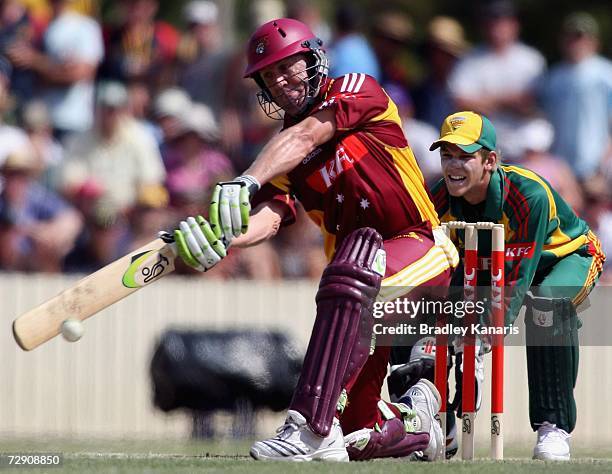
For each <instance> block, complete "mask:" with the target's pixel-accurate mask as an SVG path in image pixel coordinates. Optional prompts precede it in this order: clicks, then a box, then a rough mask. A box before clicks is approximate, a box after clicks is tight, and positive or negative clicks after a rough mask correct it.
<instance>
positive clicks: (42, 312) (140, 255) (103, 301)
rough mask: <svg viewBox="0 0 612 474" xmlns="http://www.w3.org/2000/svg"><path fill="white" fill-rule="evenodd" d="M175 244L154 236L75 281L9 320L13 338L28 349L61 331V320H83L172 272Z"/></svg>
mask: <svg viewBox="0 0 612 474" xmlns="http://www.w3.org/2000/svg"><path fill="white" fill-rule="evenodd" d="M175 258H176V250H175V245H174V244H173V243H172V242H165V241H164V240H162V239H156V240H154V241H152V242H149V243H148V244H146V245H144V246H142V247H140V248H139V249H137V250H134V251H133V252H131V253H129V254H128V255H126V256H124V257H121V258H120V259H118V260H116V261H114V262H113V263H110V264H108V265H107V266H105V267H104V268H101V269H100V270H98V271H97V272H95V273H92V274H91V275H88V276H86V277H85V278H83V279H81V280H79V281H78V282H77V283H76V284H75V285H74V286H72V287H70V288H67V289H66V290H64V291H62V292H61V293H60V294H58V295H57V296H54V297H53V298H51V299H50V300H48V301H46V302H45V303H43V304H41V305H39V306H37V307H36V308H33V309H31V310H30V311H27V312H26V313H23V314H22V315H21V316H19V317H18V318H17V319H15V320H14V321H13V335H14V336H15V341H17V344H19V347H21V348H22V349H23V350H26V351H30V350H32V349H34V348H36V347H38V346H40V345H41V344H43V343H44V342H47V341H48V340H49V339H51V338H53V337H55V336H57V335H58V334H59V333H60V331H61V326H62V323H63V322H64V320H66V319H68V318H71V319H78V320H81V321H83V320H85V319H87V318H89V317H91V316H93V315H94V314H96V313H97V312H98V311H100V310H102V309H104V308H106V307H108V306H110V305H112V304H114V303H116V302H117V301H119V300H120V299H122V298H125V297H126V296H128V295H130V294H132V293H134V292H135V291H136V290H138V289H140V288H142V287H143V286H147V285H149V284H151V283H153V282H154V281H156V280H159V279H160V278H162V277H164V276H166V275H168V274H169V273H172V272H173V271H174V260H175Z"/></svg>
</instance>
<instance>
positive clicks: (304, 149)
mask: <svg viewBox="0 0 612 474" xmlns="http://www.w3.org/2000/svg"><path fill="white" fill-rule="evenodd" d="M334 133H336V119H335V116H334V112H333V111H332V110H330V109H326V110H322V111H319V112H317V113H315V114H313V115H311V116H309V117H306V118H305V119H304V120H302V121H301V122H299V123H297V124H295V125H293V126H292V127H289V128H287V129H285V130H283V131H282V132H280V133H279V134H278V135H275V136H274V137H273V138H272V139H271V140H270V141H269V142H268V143H267V144H266V146H264V148H263V150H261V152H260V153H259V155H257V158H255V161H254V162H253V164H251V166H250V167H249V168H248V169H247V170H246V171H245V172H244V173H243V174H244V175H250V176H253V177H254V178H256V179H257V181H259V183H260V184H261V185H263V184H265V183H267V182H269V181H270V180H271V179H273V178H276V177H277V176H280V175H283V174H287V173H289V172H290V171H291V170H292V169H293V168H295V167H296V166H297V165H298V164H299V163H300V162H301V161H302V160H303V159H304V158H305V157H306V156H307V155H308V154H309V153H310V152H311V151H313V150H314V149H315V148H316V147H317V146H319V145H322V144H323V143H325V142H327V141H329V140H330V139H331V138H332V137H333V136H334Z"/></svg>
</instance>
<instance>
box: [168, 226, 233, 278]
mask: <svg viewBox="0 0 612 474" xmlns="http://www.w3.org/2000/svg"><path fill="white" fill-rule="evenodd" d="M174 241H175V242H176V248H177V251H178V254H179V255H180V257H181V258H182V259H183V261H184V262H185V263H186V264H187V265H189V266H190V267H193V268H195V269H196V270H198V271H200V272H205V271H206V270H210V269H211V268H212V267H214V266H215V265H216V264H217V263H218V262H220V261H221V259H222V258H224V257H225V256H226V255H227V248H226V246H225V245H224V244H223V242H222V241H221V240H220V239H219V238H218V237H217V236H216V235H215V233H214V232H213V231H212V229H211V227H210V224H209V223H208V222H207V221H206V219H204V218H203V217H202V216H197V217H195V218H194V217H188V218H187V219H186V220H184V221H181V223H180V224H179V228H178V229H176V230H175V231H174Z"/></svg>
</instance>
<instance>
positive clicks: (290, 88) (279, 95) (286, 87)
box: [260, 54, 308, 115]
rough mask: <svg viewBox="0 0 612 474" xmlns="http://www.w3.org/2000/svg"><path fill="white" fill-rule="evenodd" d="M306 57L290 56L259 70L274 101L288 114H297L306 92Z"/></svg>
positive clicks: (301, 106) (300, 109)
mask: <svg viewBox="0 0 612 474" xmlns="http://www.w3.org/2000/svg"><path fill="white" fill-rule="evenodd" d="M306 67H307V63H306V58H305V57H304V55H302V54H297V55H295V56H290V57H288V58H285V59H283V60H281V61H278V62H276V63H274V64H272V65H270V66H268V67H266V68H264V69H262V70H261V72H260V75H261V78H262V80H263V82H264V84H265V85H266V87H267V88H268V90H269V91H270V93H271V94H272V98H273V99H274V102H276V103H277V104H278V105H279V106H280V107H281V108H282V109H283V110H284V111H285V112H287V113H289V114H290V115H298V114H299V113H300V112H301V111H302V108H303V105H304V100H305V99H306V93H307V92H308V91H307V89H308V72H307V71H306Z"/></svg>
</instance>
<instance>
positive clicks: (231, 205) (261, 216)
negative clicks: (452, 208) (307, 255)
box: [174, 18, 458, 461]
mask: <svg viewBox="0 0 612 474" xmlns="http://www.w3.org/2000/svg"><path fill="white" fill-rule="evenodd" d="M247 63H248V64H247V67H246V71H245V77H247V78H251V79H253V80H254V81H255V82H256V83H257V85H258V86H259V88H260V91H259V93H258V99H259V103H260V105H261V107H262V108H263V110H264V111H265V113H266V114H267V115H268V116H270V117H271V118H275V119H279V120H283V129H282V131H281V132H280V133H279V134H278V135H276V136H275V137H273V138H272V139H271V140H270V141H269V142H268V143H267V144H266V146H265V147H264V148H263V149H262V151H261V152H260V154H259V155H258V156H257V158H256V159H255V161H254V162H253V164H252V165H251V166H250V167H249V168H248V169H247V170H246V171H245V172H244V173H243V174H242V175H241V176H238V177H237V178H235V179H234V180H233V181H231V182H222V183H219V184H218V185H217V187H216V189H215V192H214V194H213V198H212V203H211V206H210V212H209V220H208V221H207V220H205V219H204V218H202V217H201V216H198V217H195V218H194V217H189V218H187V219H185V221H183V222H181V223H180V226H179V229H177V230H176V231H175V233H174V236H175V239H176V242H177V245H178V249H179V253H180V255H181V257H182V259H183V260H184V261H185V262H186V263H187V264H189V265H191V266H193V267H194V268H197V269H198V270H201V271H204V270H208V269H210V268H212V267H213V266H214V265H215V264H216V263H217V262H219V261H220V260H221V259H222V258H223V257H224V256H225V255H226V253H227V251H228V246H229V245H230V243H231V245H232V246H249V245H255V244H257V243H259V242H262V241H264V240H266V239H269V238H271V237H273V236H274V235H275V234H276V233H277V231H278V229H279V227H280V226H282V225H288V224H291V223H292V222H293V221H294V219H295V216H296V210H295V205H296V200H299V201H300V202H301V204H302V205H303V206H304V208H305V210H306V211H307V213H308V215H309V216H310V218H311V219H312V220H313V221H314V222H315V223H316V224H317V226H318V227H319V228H320V229H321V233H322V234H323V237H324V245H325V252H326V254H327V256H328V258H329V264H328V266H327V268H326V269H325V271H324V273H323V276H322V278H321V282H320V285H319V289H318V292H317V295H316V301H317V314H316V317H315V321H314V327H313V330H312V335H311V338H310V342H309V345H308V349H307V352H306V356H305V360H304V365H303V369H302V373H301V376H300V379H299V382H298V385H297V387H296V390H295V393H294V396H293V400H292V402H291V405H290V407H289V411H288V414H287V418H286V421H285V424H284V425H283V426H282V427H280V428H279V430H278V434H277V435H276V436H274V437H272V438H269V439H266V440H263V441H259V442H256V443H255V444H254V445H253V447H252V448H251V451H250V453H251V456H252V457H254V458H255V459H262V460H295V461H310V460H314V459H317V460H332V461H346V460H348V459H349V457H350V459H370V458H376V457H404V456H409V455H411V454H412V453H415V452H417V451H420V452H422V455H421V456H422V458H423V459H426V460H435V459H438V458H441V457H442V456H443V453H444V438H443V434H442V431H441V428H440V425H439V423H437V422H436V421H435V419H434V417H435V415H436V413H437V411H438V409H439V406H440V396H439V393H438V392H437V390H436V388H435V387H434V386H433V384H432V383H431V382H429V381H427V380H423V381H420V382H418V383H416V385H414V386H413V387H411V388H410V389H409V390H407V391H406V393H405V394H403V396H401V397H400V399H399V403H397V404H391V403H387V402H385V401H383V400H381V396H380V390H381V386H382V383H383V379H384V377H385V375H386V372H387V363H388V360H389V353H390V348H389V347H376V349H375V350H374V351H373V353H372V354H370V352H371V351H370V348H371V341H372V330H373V329H372V328H373V321H374V320H373V316H372V309H373V304H374V301H375V299H376V298H382V297H384V298H386V299H387V300H391V299H393V298H396V297H398V296H402V295H403V294H406V293H408V292H409V291H410V290H411V289H415V288H416V289H418V288H420V287H424V286H427V285H432V286H433V285H435V286H440V287H448V285H449V282H450V275H451V270H452V268H453V267H454V266H456V265H457V263H458V254H457V252H456V249H455V247H454V246H453V245H452V242H451V241H450V240H449V239H448V238H446V236H445V235H444V233H443V232H441V231H440V230H439V229H438V230H434V228H436V227H437V226H438V225H439V220H438V216H437V214H436V211H435V208H434V205H433V202H432V200H431V195H430V193H429V191H428V189H427V188H426V186H425V184H424V181H423V176H422V174H421V171H420V170H419V168H418V166H417V163H416V161H415V158H414V155H413V153H412V151H411V149H410V147H409V146H408V143H407V141H406V138H405V136H404V134H403V132H402V127H401V123H400V118H399V115H398V111H397V107H396V105H395V104H394V103H393V101H391V99H390V98H389V97H388V96H387V94H386V93H385V91H384V90H383V89H382V88H381V87H380V85H379V84H378V83H377V82H376V80H375V79H373V78H372V77H370V76H367V75H366V74H360V73H352V74H346V75H344V76H341V77H338V78H334V79H332V78H329V77H328V76H327V72H328V60H327V58H326V55H325V52H324V50H323V48H322V42H321V40H320V39H318V38H317V37H316V36H315V35H314V34H313V33H312V31H311V30H310V29H309V28H308V27H307V26H306V25H305V24H303V23H301V22H299V21H296V20H293V19H288V18H281V19H277V20H274V21H270V22H268V23H265V24H264V25H262V26H261V27H260V28H258V29H257V30H256V31H255V33H253V35H252V36H251V38H250V40H249V42H248V46H247ZM251 211H252V212H251ZM385 257H386V262H385ZM381 286H382V290H381ZM412 291H414V290H412ZM287 311H288V312H290V308H287ZM343 434H346V436H344V435H343Z"/></svg>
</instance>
